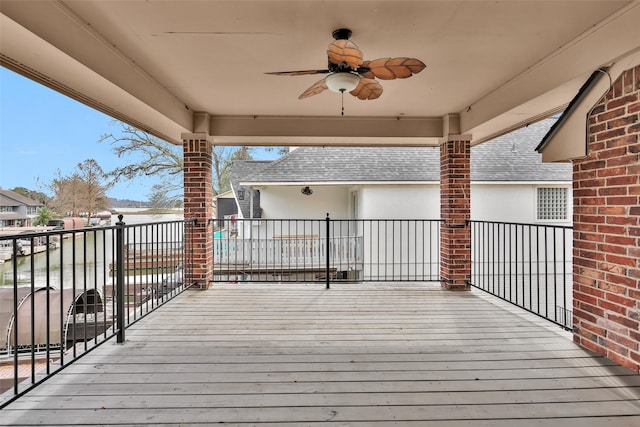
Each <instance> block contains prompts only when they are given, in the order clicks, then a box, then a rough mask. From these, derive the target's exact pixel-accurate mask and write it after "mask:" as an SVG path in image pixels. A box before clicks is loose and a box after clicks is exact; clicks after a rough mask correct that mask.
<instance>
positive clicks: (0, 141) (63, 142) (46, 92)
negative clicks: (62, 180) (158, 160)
mask: <svg viewBox="0 0 640 427" xmlns="http://www.w3.org/2000/svg"><path fill="white" fill-rule="evenodd" d="M119 129H120V125H119V123H118V122H117V121H115V120H114V119H113V118H112V117H110V116H107V115H105V114H103V113H101V112H99V111H96V110H94V109H92V108H90V107H87V106H85V105H84V104H81V103H79V102H77V101H75V100H73V99H71V98H68V97H66V96H64V95H62V94H59V93H58V92H55V91H53V90H51V89H49V88H47V87H45V86H42V85H40V84H39V83H36V82H33V81H31V80H29V79H27V78H24V77H22V76H20V75H18V74H16V73H14V72H12V71H10V70H8V69H6V68H3V67H0V188H2V189H4V190H11V189H13V188H15V187H25V188H27V189H29V190H35V191H42V192H44V193H47V194H48V193H49V192H48V190H46V188H43V186H42V184H41V183H49V182H51V181H52V179H53V178H54V177H55V176H57V174H58V171H59V172H60V174H61V175H62V176H67V175H70V174H72V173H73V172H74V171H75V170H76V166H77V165H78V163H82V162H83V161H85V160H87V159H95V160H96V161H97V162H98V164H99V165H100V167H101V168H102V169H103V170H104V171H105V172H108V171H111V170H113V169H114V168H116V167H118V166H124V165H125V164H127V163H132V162H135V160H136V159H135V158H133V157H128V158H126V159H125V158H122V159H119V158H118V157H117V156H116V155H115V154H114V153H113V152H112V146H111V144H109V143H108V142H102V143H99V142H98V141H99V139H100V137H101V136H102V135H105V134H109V133H114V134H117V133H118V132H119ZM254 157H255V158H256V159H265V160H268V159H273V158H275V157H277V154H276V153H275V150H274V152H265V151H264V150H262V149H258V150H256V151H255V152H254ZM158 182H159V179H158V178H155V177H144V178H136V180H135V181H128V182H123V183H119V184H117V185H116V186H115V187H113V188H112V189H110V190H109V191H108V192H107V195H108V196H109V197H112V198H116V199H129V200H138V201H145V200H147V199H148V195H149V194H150V193H151V187H152V186H153V185H154V184H156V183H158ZM48 195H50V196H51V195H52V194H48Z"/></svg>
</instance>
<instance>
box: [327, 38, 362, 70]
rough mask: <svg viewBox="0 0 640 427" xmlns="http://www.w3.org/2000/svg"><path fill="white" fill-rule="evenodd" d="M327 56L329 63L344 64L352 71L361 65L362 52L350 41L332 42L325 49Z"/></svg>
mask: <svg viewBox="0 0 640 427" xmlns="http://www.w3.org/2000/svg"><path fill="white" fill-rule="evenodd" d="M327 56H328V57H329V62H330V63H332V64H335V65H338V64H340V63H341V62H344V63H346V64H347V65H348V66H349V67H351V68H352V69H354V70H355V69H356V68H358V67H359V66H360V65H361V64H362V51H360V48H358V46H357V45H356V44H355V43H354V42H352V41H351V40H346V39H340V40H334V41H333V42H332V43H331V44H330V45H329V47H328V48H327Z"/></svg>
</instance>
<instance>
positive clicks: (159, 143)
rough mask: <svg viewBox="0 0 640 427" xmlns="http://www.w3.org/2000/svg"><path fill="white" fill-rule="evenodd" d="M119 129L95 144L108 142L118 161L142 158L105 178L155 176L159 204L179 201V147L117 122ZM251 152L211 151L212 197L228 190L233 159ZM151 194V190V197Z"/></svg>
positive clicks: (244, 149) (239, 149) (219, 148)
mask: <svg viewBox="0 0 640 427" xmlns="http://www.w3.org/2000/svg"><path fill="white" fill-rule="evenodd" d="M120 126H121V132H120V134H113V133H110V134H106V135H103V136H102V137H101V138H100V140H99V142H109V143H110V144H111V145H112V146H113V152H114V153H115V154H116V156H118V157H119V158H122V157H129V156H131V157H136V156H137V157H139V156H142V159H141V160H137V161H135V162H131V163H130V164H128V165H127V166H123V167H119V168H116V169H114V170H112V171H111V172H108V173H107V175H108V176H109V177H110V178H111V180H112V182H113V183H115V182H118V181H121V180H133V179H135V178H138V177H142V176H150V175H156V176H158V177H160V179H161V180H162V184H161V185H162V186H163V189H162V191H164V193H165V197H164V198H163V199H166V200H164V201H163V203H168V202H175V201H177V200H179V199H181V197H182V187H183V182H182V173H183V171H184V160H183V157H182V147H180V146H176V145H173V144H171V143H169V142H167V141H164V140H161V139H159V138H156V137H154V136H153V135H150V134H148V133H146V132H143V131H141V130H139V129H136V128H134V127H132V126H129V125H127V124H126V123H120ZM251 151H252V148H249V147H244V146H243V147H224V146H216V147H214V148H213V152H212V153H211V154H212V163H213V177H212V178H213V192H214V194H220V193H222V192H225V191H227V190H229V189H230V188H231V183H230V175H231V164H232V163H233V161H234V160H250V159H252V156H251ZM155 191H156V190H152V194H153V193H155Z"/></svg>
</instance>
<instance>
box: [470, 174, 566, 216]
mask: <svg viewBox="0 0 640 427" xmlns="http://www.w3.org/2000/svg"><path fill="white" fill-rule="evenodd" d="M538 187H565V188H568V189H569V194H568V198H567V203H568V213H567V220H566V221H553V222H541V221H537V220H536V188H538ZM572 211H573V206H572V196H571V185H570V184H566V185H556V184H554V185H551V184H549V185H545V184H540V185H537V184H472V185H471V219H473V220H479V221H497V222H519V223H527V224H543V223H546V224H555V225H570V224H571V222H572V218H571V215H572Z"/></svg>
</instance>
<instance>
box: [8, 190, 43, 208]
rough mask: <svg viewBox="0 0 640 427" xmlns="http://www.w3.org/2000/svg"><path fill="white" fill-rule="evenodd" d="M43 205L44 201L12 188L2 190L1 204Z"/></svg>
mask: <svg viewBox="0 0 640 427" xmlns="http://www.w3.org/2000/svg"><path fill="white" fill-rule="evenodd" d="M20 205H25V206H42V203H40V202H38V201H36V200H33V199H30V198H29V197H25V196H23V195H22V194H19V193H16V192H15V191H11V190H0V206H20Z"/></svg>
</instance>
